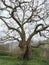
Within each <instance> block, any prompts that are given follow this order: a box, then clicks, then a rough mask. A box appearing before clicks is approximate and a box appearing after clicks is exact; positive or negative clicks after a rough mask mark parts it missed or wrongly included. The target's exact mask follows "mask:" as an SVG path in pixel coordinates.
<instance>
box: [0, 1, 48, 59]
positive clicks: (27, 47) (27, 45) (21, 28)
mask: <svg viewBox="0 0 49 65" xmlns="http://www.w3.org/2000/svg"><path fill="white" fill-rule="evenodd" d="M0 2H1V4H2V5H1V6H0V11H1V12H7V13H8V15H7V16H6V15H5V16H3V15H4V14H3V15H0V20H2V21H3V22H4V23H5V25H6V26H7V28H8V30H9V31H10V30H12V32H13V31H16V32H17V33H18V34H19V37H20V39H19V37H18V38H17V37H15V36H10V35H9V36H8V37H10V38H13V39H14V40H17V41H18V42H19V47H20V50H21V51H22V56H23V58H29V57H30V56H31V40H32V38H33V36H34V35H36V34H39V35H40V36H44V37H46V38H48V37H47V36H46V35H45V34H43V31H47V32H49V30H48V27H49V24H47V22H46V19H47V18H48V16H49V12H48V11H47V10H46V9H45V3H46V2H47V0H43V1H40V0H31V1H25V0H0ZM7 20H9V21H8V22H7ZM40 21H42V23H40ZM0 22H1V21H0ZM13 22H15V26H13V25H14V24H12V23H13ZM11 24H12V25H11ZM16 24H18V27H17V26H16ZM26 24H32V26H33V29H32V32H30V35H29V37H28V38H27V39H26V37H27V36H26V29H25V25H26ZM34 24H35V26H34ZM30 26H31V25H30ZM16 27H17V28H16ZM28 30H30V29H28ZM12 32H11V33H12ZM16 32H15V33H16ZM15 33H14V34H15ZM16 36H17V34H16ZM40 45H41V44H40Z"/></svg>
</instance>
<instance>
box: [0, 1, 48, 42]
mask: <svg viewBox="0 0 49 65" xmlns="http://www.w3.org/2000/svg"><path fill="white" fill-rule="evenodd" d="M25 1H30V0H25ZM40 3H41V0H40ZM9 4H10V3H9ZM48 8H49V7H48ZM21 14H22V13H19V15H21ZM0 15H3V16H9V15H8V12H7V11H4V12H0ZM28 15H29V14H28ZM0 21H1V20H0ZM39 23H42V21H40V22H39ZM47 23H49V22H48V20H47ZM15 26H16V25H15ZM25 27H26V28H27V29H26V32H28V33H29V31H31V29H32V28H33V27H34V26H31V27H30V24H29V25H28V24H26V25H25ZM28 28H30V30H29V31H28ZM3 31H8V30H7V28H6V26H5V24H4V23H3V22H2V21H1V22H0V37H2V36H4V35H5V34H4V33H3ZM27 37H28V34H27ZM37 37H38V38H37ZM44 39H46V38H44V37H40V36H39V34H37V35H35V36H34V37H33V40H36V41H39V40H44Z"/></svg>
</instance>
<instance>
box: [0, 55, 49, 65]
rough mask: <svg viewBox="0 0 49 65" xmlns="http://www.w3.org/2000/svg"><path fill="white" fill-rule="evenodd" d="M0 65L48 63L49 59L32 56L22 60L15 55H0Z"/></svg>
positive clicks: (43, 64) (47, 64)
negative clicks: (29, 58)
mask: <svg viewBox="0 0 49 65" xmlns="http://www.w3.org/2000/svg"><path fill="white" fill-rule="evenodd" d="M0 65H49V59H45V58H40V57H34V58H32V59H31V60H28V61H26V60H25V61H23V60H20V59H18V58H16V56H0Z"/></svg>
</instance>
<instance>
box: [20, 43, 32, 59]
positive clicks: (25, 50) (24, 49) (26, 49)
mask: <svg viewBox="0 0 49 65" xmlns="http://www.w3.org/2000/svg"><path fill="white" fill-rule="evenodd" d="M19 47H20V52H21V58H23V59H31V57H32V48H31V44H27V43H26V42H25V43H23V45H22V44H19Z"/></svg>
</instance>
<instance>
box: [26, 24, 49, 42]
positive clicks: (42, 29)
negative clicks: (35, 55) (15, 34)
mask: <svg viewBox="0 0 49 65" xmlns="http://www.w3.org/2000/svg"><path fill="white" fill-rule="evenodd" d="M48 27H49V25H47V26H45V27H42V28H41V29H39V30H36V31H34V32H33V33H31V35H30V36H29V38H28V40H29V42H30V41H31V39H32V37H33V36H34V35H35V34H37V33H38V32H40V31H44V30H46V29H47V28H48ZM28 40H27V41H28Z"/></svg>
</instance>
